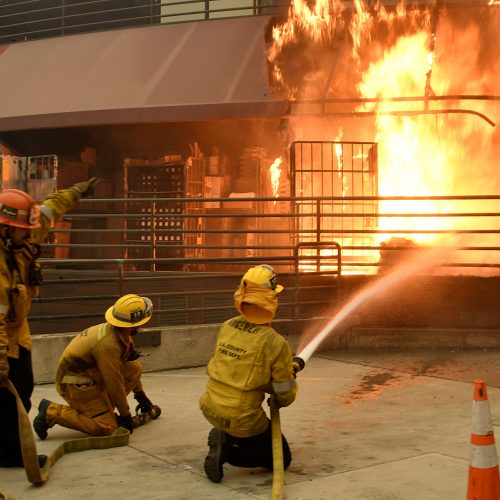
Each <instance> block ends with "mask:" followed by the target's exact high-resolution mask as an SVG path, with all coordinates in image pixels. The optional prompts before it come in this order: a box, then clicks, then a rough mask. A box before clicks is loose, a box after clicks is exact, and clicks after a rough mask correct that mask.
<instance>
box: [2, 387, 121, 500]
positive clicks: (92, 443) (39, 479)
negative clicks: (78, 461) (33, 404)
mask: <svg viewBox="0 0 500 500" xmlns="http://www.w3.org/2000/svg"><path fill="white" fill-rule="evenodd" d="M0 386H1V387H4V388H5V389H7V390H8V391H9V392H10V393H11V394H12V395H13V396H14V397H15V398H16V405H17V415H18V417H17V418H18V425H19V438H20V441H21V451H22V455H23V463H24V469H25V471H26V476H27V478H28V481H29V482H30V483H33V484H42V483H44V482H45V481H47V478H48V476H49V472H50V468H51V467H52V466H53V465H54V464H55V463H56V462H57V460H59V458H61V457H62V456H63V455H64V454H65V453H70V452H74V451H84V450H94V449H105V448H114V447H117V446H126V445H128V441H129V436H130V433H129V431H128V430H126V429H124V428H123V427H118V429H117V430H116V431H115V432H114V433H113V434H111V436H87V437H84V438H78V439H71V440H69V441H64V442H63V443H61V444H60V445H59V446H58V447H57V448H56V449H55V450H54V451H53V452H52V453H51V454H50V455H49V456H48V458H47V461H46V462H45V465H44V466H43V467H42V468H41V469H40V465H39V462H38V455H37V450H36V443H35V437H34V436H33V430H32V428H31V422H30V420H29V417H28V414H27V412H26V409H25V408H24V405H23V403H22V401H21V398H20V397H19V394H18V393H17V391H16V388H15V387H14V385H13V384H12V382H11V381H10V380H9V379H4V380H3V381H1V382H0ZM2 497H4V498H6V499H8V498H9V497H8V496H7V495H6V494H4V493H3V492H2V491H0V499H1V498H2Z"/></svg>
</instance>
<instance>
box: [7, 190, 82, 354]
mask: <svg viewBox="0 0 500 500" xmlns="http://www.w3.org/2000/svg"><path fill="white" fill-rule="evenodd" d="M79 199H80V195H79V194H78V193H77V191H76V190H74V189H63V190H61V191H56V192H55V193H52V194H50V195H49V196H48V197H47V198H46V199H45V200H44V202H43V204H42V206H41V209H42V214H41V217H40V224H41V226H40V227H39V228H38V229H34V230H33V231H32V233H31V237H30V238H29V239H28V240H27V241H26V243H25V244H24V245H23V246H22V247H21V248H16V249H13V254H14V259H15V265H14V266H12V265H11V266H10V267H9V265H8V264H7V262H8V250H7V248H6V246H5V242H4V241H3V240H2V239H1V238H0V350H1V349H4V348H7V350H8V352H7V355H8V356H9V357H11V358H18V357H19V346H23V347H25V348H26V349H31V334H30V329H29V325H28V314H29V311H30V307H31V300H32V299H33V298H34V297H37V296H38V294H39V291H40V290H39V287H38V286H33V285H30V273H31V272H32V266H33V265H34V262H35V259H36V257H37V255H38V253H39V246H38V245H39V244H40V243H43V241H44V240H45V238H46V237H47V234H48V233H49V229H50V227H51V226H52V225H53V224H54V223H55V222H57V220H58V219H59V218H60V217H61V216H62V215H64V214H65V213H66V212H67V211H69V210H71V209H72V208H73V207H74V206H75V205H76V204H77V202H78V201H79ZM12 267H13V269H12Z"/></svg>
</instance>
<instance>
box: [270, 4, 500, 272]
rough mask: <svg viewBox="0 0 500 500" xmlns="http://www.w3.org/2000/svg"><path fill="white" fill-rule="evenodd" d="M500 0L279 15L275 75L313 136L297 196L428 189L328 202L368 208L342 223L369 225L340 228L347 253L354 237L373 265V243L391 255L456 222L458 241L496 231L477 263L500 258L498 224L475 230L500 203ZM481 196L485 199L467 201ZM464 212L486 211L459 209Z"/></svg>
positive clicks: (346, 208) (297, 167)
mask: <svg viewBox="0 0 500 500" xmlns="http://www.w3.org/2000/svg"><path fill="white" fill-rule="evenodd" d="M497 3H498V2H493V1H484V2H459V1H456V2H440V1H437V2H414V3H410V2H404V1H399V2H363V1H362V0H359V1H355V2H353V3H352V4H353V5H352V8H347V7H346V3H345V2H342V1H340V0H339V1H337V0H317V1H316V2H308V1H306V0H294V1H292V4H291V7H290V10H289V14H288V16H287V18H286V19H284V20H282V21H281V22H277V23H275V24H274V25H273V27H272V31H271V33H270V35H269V43H268V62H269V70H270V74H271V85H272V87H273V89H274V92H276V93H277V94H278V95H281V96H282V97H283V98H286V99H288V100H289V102H290V112H289V113H288V114H287V117H286V118H287V127H288V129H289V132H288V133H289V135H290V136H291V137H293V140H294V141H298V144H301V146H300V147H301V148H302V147H303V145H304V144H306V147H307V148H308V151H307V153H306V154H303V153H300V154H299V155H298V156H297V155H296V156H295V158H294V157H293V156H292V162H291V168H292V170H293V171H295V172H304V173H305V172H306V171H308V172H309V173H308V175H305V174H304V175H301V174H299V175H298V176H296V177H295V179H296V182H295V186H294V187H295V193H294V194H298V193H301V192H304V191H307V192H308V193H309V194H317V195H318V196H319V195H324V194H327V195H336V196H340V197H346V198H347V197H352V196H368V197H369V196H374V195H379V196H381V197H415V198H416V199H413V200H380V201H378V202H377V204H376V205H375V204H374V202H370V201H352V200H349V201H347V200H346V203H342V202H340V203H338V204H337V206H335V205H334V204H332V205H331V206H329V207H328V208H325V210H330V211H332V212H335V210H337V211H339V212H342V213H343V214H344V215H347V214H348V213H349V212H351V211H352V212H353V213H354V212H356V213H357V217H358V218H357V220H356V219H352V220H351V219H350V218H349V217H343V218H342V223H343V224H344V225H347V226H349V227H351V228H353V229H355V228H356V227H357V228H363V229H365V230H366V233H365V234H363V235H362V236H361V237H360V238H357V237H356V236H352V235H349V236H348V237H347V238H345V237H343V236H342V234H343V233H339V234H338V235H337V236H336V239H337V240H338V241H339V242H340V243H341V245H342V247H343V249H344V250H343V255H349V253H348V252H346V249H349V248H352V254H351V255H352V256H353V257H354V259H355V260H357V261H360V263H361V264H362V261H363V259H362V257H365V256H366V255H367V249H369V248H370V247H371V246H372V245H375V246H378V245H381V244H382V254H383V259H382V261H383V262H388V261H390V260H391V258H390V256H391V248H393V247H396V246H399V247H401V246H402V247H405V246H407V247H409V248H413V246H414V245H415V244H419V245H429V244H430V245H432V244H435V243H436V242H437V241H439V239H440V238H441V235H442V234H444V233H447V232H454V233H455V235H459V237H457V239H456V245H457V246H458V247H462V246H469V247H473V246H474V245H475V244H477V242H478V238H479V239H482V241H483V242H484V241H485V238H486V239H487V240H488V244H489V245H490V246H491V247H492V249H493V251H492V252H490V253H489V254H488V255H486V253H484V252H483V253H478V254H476V255H475V257H474V258H475V259H477V260H476V262H485V261H488V259H491V260H490V261H491V262H495V261H498V258H497V257H498V255H497V254H496V253H495V251H494V248H495V247H497V246H498V240H497V237H496V236H495V235H494V234H490V235H488V236H485V235H481V236H477V235H474V234H470V233H469V234H466V233H467V231H468V230H479V231H480V230H481V229H486V228H487V227H490V225H491V220H492V219H491V217H489V216H488V213H490V214H494V213H496V211H497V209H498V200H497V199H491V200H488V199H487V197H488V195H496V194H497V193H498V192H499V187H500V186H499V184H500V177H499V176H498V172H497V168H496V163H497V162H496V158H497V157H498V152H499V146H500V142H499V136H498V132H497V128H496V127H495V125H496V122H497V121H498V114H499V107H498V102H499V99H500V98H499V95H498V94H499V92H498V88H497V87H498V72H499V69H500V65H499V62H500V59H499V57H498V51H496V49H495V48H494V47H496V45H497V44H498V32H499V31H498V28H499V27H500V12H499V10H498V5H497ZM340 140H341V141H347V144H346V143H343V144H342V145H341V143H340V142H339V141H340ZM320 141H321V142H320ZM360 141H366V142H360ZM346 145H349V146H350V147H347V148H346ZM293 147H294V148H295V147H297V143H294V146H293ZM341 147H342V150H341V151H340V150H339V149H340V148H341ZM346 149H347V151H348V153H346ZM297 157H299V158H300V160H299V161H298V162H297ZM304 158H305V159H306V160H305V161H304ZM294 159H295V162H294ZM363 162H364V164H362V163H363ZM356 163H359V166H358V169H356ZM344 169H345V170H344ZM327 172H328V173H327ZM333 172H335V173H336V174H337V175H338V178H336V179H335V181H334V176H331V177H330V179H331V180H330V179H328V175H331V174H332V173H333ZM304 181H305V182H306V183H307V185H308V187H306V188H304V187H303V184H301V183H302V182H304ZM312 186H315V187H312ZM474 194H476V195H477V194H481V195H484V196H485V198H484V199H483V200H475V201H468V200H464V199H458V197H460V196H462V197H467V196H468V195H474ZM440 196H441V197H443V196H448V197H450V198H449V199H446V200H444V199H435V198H434V197H440ZM454 197H457V198H454ZM418 198H420V199H418ZM356 205H358V206H356ZM460 212H476V217H470V218H469V219H461V220H458V219H457V218H453V217H451V216H449V217H447V214H448V215H449V214H452V213H460ZM482 213H484V214H485V216H484V217H482V216H481V215H480V214H482ZM399 214H400V215H401V217H398V215H399ZM409 214H413V216H412V217H408V215H409ZM375 215H377V217H376V219H375V217H374V216H375ZM302 223H303V224H305V225H307V224H308V220H307V219H303V221H302ZM356 223H357V225H356ZM374 224H375V225H374ZM373 229H375V230H376V231H374V232H371V231H372V230H373ZM402 230H404V231H402ZM411 230H414V232H412V231H411ZM385 231H387V232H385ZM399 232H404V233H405V238H398V237H397V236H398V233H399ZM394 235H396V237H394ZM368 254H369V252H368ZM370 257H372V256H370ZM370 257H369V258H370ZM360 258H361V259H360ZM457 258H458V259H460V257H457ZM474 272H477V271H474ZM493 273H496V271H495V270H493Z"/></svg>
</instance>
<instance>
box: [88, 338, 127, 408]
mask: <svg viewBox="0 0 500 500" xmlns="http://www.w3.org/2000/svg"><path fill="white" fill-rule="evenodd" d="M93 354H94V358H95V360H96V363H97V368H98V370H99V372H100V374H101V376H102V379H103V380H104V385H105V387H106V392H107V393H108V396H109V399H110V401H111V404H112V405H113V406H114V407H115V408H116V409H117V410H118V413H119V414H120V416H122V417H126V416H128V415H130V408H129V406H128V403H127V393H126V390H125V380H124V378H123V373H122V371H121V354H122V353H121V349H120V347H119V346H118V345H115V344H111V343H110V342H103V341H101V342H98V343H97V344H96V346H95V347H94V350H93Z"/></svg>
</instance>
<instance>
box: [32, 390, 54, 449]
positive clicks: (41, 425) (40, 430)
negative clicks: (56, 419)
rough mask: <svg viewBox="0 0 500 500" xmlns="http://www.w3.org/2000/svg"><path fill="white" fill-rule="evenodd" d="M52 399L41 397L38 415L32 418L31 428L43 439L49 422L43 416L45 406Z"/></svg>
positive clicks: (45, 413) (45, 410) (46, 406)
mask: <svg viewBox="0 0 500 500" xmlns="http://www.w3.org/2000/svg"><path fill="white" fill-rule="evenodd" d="M50 403H52V401H49V400H48V399H42V400H41V401H40V404H39V405H38V415H37V416H36V417H35V419H34V420H33V429H35V432H36V433H37V435H38V437H39V438H40V439H41V440H42V441H44V440H45V439H47V435H48V432H47V431H48V430H49V424H48V423H47V421H46V419H45V417H46V416H47V408H48V407H49V405H50Z"/></svg>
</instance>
